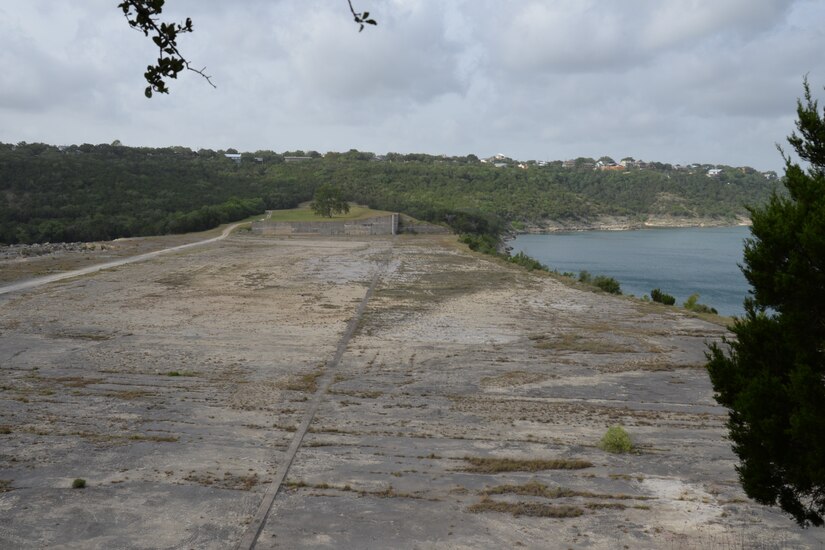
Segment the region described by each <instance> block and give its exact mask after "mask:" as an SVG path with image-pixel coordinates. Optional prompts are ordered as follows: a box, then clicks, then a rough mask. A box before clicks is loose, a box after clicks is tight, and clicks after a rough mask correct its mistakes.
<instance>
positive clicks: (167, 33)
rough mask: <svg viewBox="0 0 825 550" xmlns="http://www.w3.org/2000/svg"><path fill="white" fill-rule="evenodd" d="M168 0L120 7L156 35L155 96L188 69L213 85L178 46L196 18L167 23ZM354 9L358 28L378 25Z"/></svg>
mask: <svg viewBox="0 0 825 550" xmlns="http://www.w3.org/2000/svg"><path fill="white" fill-rule="evenodd" d="M165 3H166V0H123V1H122V2H120V4H118V5H117V7H118V8H119V9H120V10H121V11H123V15H124V17H126V20H127V21H128V22H129V26H130V27H131V28H133V29H135V30H137V31H139V32H142V33H143V35H144V36H149V35H150V34H151V35H152V42H154V43H155V45H156V46H157V47H158V50H159V53H158V59H157V62H156V63H155V64H154V65H148V66H147V67H146V72H145V73H144V74H143V76H144V77H145V78H146V82H147V84H149V85H148V86H146V89H145V90H144V92H143V93H144V95H145V96H146V97H147V98H151V97H152V95H153V94H155V93H160V94H168V93H169V87H168V86H167V85H166V82H167V80H168V79H170V78H177V77H178V74H179V73H181V72H182V71H183V70H184V69H185V70H188V71H192V72H194V73H197V74H199V75H201V76H202V77H203V78H204V79H205V80H206V82H208V83H209V85H210V86H212V87H213V88H217V86H215V83H214V82H212V77H210V76H209V75H207V74H206V72H205V71H206V67H203V68H202V69H196V68H194V67H193V66H192V65H191V63H190V62H189V60H188V59H186V58H185V57H184V56H183V54H182V53H181V52H180V50H179V49H178V36H179V35H181V34H186V33H190V32H192V31H193V27H192V19H191V18H190V17H187V18H186V20H185V21H184V22H183V23H165V22H163V21H160V20H159V16H160V14H161V13H163V5H164V4H165ZM347 3H348V4H349V9H350V12H351V13H352V17H353V19H354V20H355V23H356V24H357V25H358V32H361V31H363V30H364V25H378V22H377V21H376V20H375V19H372V18H370V12H368V11H365V12H357V11H355V8H354V7H353V6H352V0H347Z"/></svg>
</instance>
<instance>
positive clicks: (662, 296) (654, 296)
mask: <svg viewBox="0 0 825 550" xmlns="http://www.w3.org/2000/svg"><path fill="white" fill-rule="evenodd" d="M650 299H651V300H653V301H654V302H658V303H660V304H665V305H666V306H672V305H673V304H675V303H676V298H674V297H673V296H671V295H670V294H667V293H666V292H662V291H661V289H658V288H654V289H653V290H651V291H650Z"/></svg>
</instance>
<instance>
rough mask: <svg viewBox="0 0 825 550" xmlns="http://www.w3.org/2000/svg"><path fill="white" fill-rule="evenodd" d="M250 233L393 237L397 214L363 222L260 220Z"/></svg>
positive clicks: (395, 231) (254, 224) (396, 228)
mask: <svg viewBox="0 0 825 550" xmlns="http://www.w3.org/2000/svg"><path fill="white" fill-rule="evenodd" d="M252 232H253V233H257V234H260V235H325V236H361V235H395V234H396V233H397V232H398V214H390V215H387V216H376V217H374V218H366V219H363V220H341V221H334V220H330V221H328V222H317V221H312V222H279V221H272V220H262V221H259V222H253V223H252Z"/></svg>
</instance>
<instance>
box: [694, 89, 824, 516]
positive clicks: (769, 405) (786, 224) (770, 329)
mask: <svg viewBox="0 0 825 550" xmlns="http://www.w3.org/2000/svg"><path fill="white" fill-rule="evenodd" d="M804 89H805V97H804V102H803V101H802V100H797V109H796V111H797V116H798V120H797V122H796V128H797V130H798V132H799V133H798V134H797V133H796V132H793V133H792V134H791V136H790V137H789V138H788V142H789V143H790V144H791V146H792V147H793V148H794V150H795V151H796V152H797V154H798V155H799V157H800V158H802V159H803V160H805V161H807V162H808V163H809V164H810V166H809V167H808V169H807V170H803V169H802V168H800V166H799V164H796V163H794V162H791V159H790V158H789V157H787V156H785V154H784V153H783V158H784V159H785V179H784V181H783V185H784V186H785V187H786V188H787V190H788V195H787V196H779V195H777V194H776V193H774V194H773V196H772V197H771V198H770V201H769V202H768V204H767V205H765V206H763V207H760V208H751V209H750V213H751V219H752V221H753V227H752V229H751V235H752V236H751V238H750V239H748V240H747V242H746V244H745V264H744V266H743V267H742V271H743V272H744V274H745V277H747V279H748V282H749V283H750V285H751V286H752V287H753V288H752V290H751V291H750V294H751V296H750V297H748V298H747V299H746V300H745V316H744V317H742V318H740V319H736V320H735V321H734V323H733V326H732V327H731V330H732V331H733V333H734V334H735V336H736V338H735V340H731V341H726V342H725V344H726V347H727V348H728V349H727V350H726V351H727V353H725V351H723V349H722V347H720V346H718V345H716V344H714V345H712V346H711V347H710V350H709V352H708V359H709V362H708V371H709V373H710V378H711V381H712V382H713V388H714V390H715V391H716V394H715V398H716V400H717V401H718V402H719V403H720V404H721V405H724V406H725V407H727V408H728V409H729V416H728V423H727V425H728V430H729V432H730V434H729V435H730V440H731V441H732V442H733V450H734V452H735V453H736V454H737V455H738V457H739V460H740V463H739V466H737V471H738V473H739V479H740V481H741V482H742V487H743V488H744V490H745V493H747V495H748V496H749V497H751V498H753V499H755V500H756V501H757V502H760V503H762V504H769V505H777V504H778V505H779V506H780V507H781V508H782V510H784V511H785V512H787V513H788V514H790V515H791V516H793V518H794V519H796V521H797V522H798V523H799V524H800V525H802V526H808V525H816V526H821V525H823V516H825V118H823V117H822V116H820V114H819V112H818V105H817V101H816V100H814V99H812V98H811V90H810V86H809V85H808V80H807V78H806V79H805V80H804ZM823 114H825V113H823ZM780 151H781V149H780Z"/></svg>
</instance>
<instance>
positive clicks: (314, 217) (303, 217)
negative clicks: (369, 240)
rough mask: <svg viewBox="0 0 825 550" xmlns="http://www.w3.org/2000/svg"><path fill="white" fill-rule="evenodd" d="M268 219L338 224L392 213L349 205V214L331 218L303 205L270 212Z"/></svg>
mask: <svg viewBox="0 0 825 550" xmlns="http://www.w3.org/2000/svg"><path fill="white" fill-rule="evenodd" d="M271 212H272V215H271V216H270V217H269V219H270V220H271V221H273V222H338V221H353V220H365V219H368V218H374V217H376V216H389V215H390V214H392V212H387V211H384V210H373V209H371V208H367V207H366V206H361V205H358V204H350V207H349V212H347V213H346V214H334V215H333V216H332V217H331V218H328V217H326V216H319V215H318V214H316V213H315V212H313V211H312V209H310V208H309V203H304V204H302V205H301V206H299V207H298V208H290V209H289V210H272V211H271Z"/></svg>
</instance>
